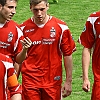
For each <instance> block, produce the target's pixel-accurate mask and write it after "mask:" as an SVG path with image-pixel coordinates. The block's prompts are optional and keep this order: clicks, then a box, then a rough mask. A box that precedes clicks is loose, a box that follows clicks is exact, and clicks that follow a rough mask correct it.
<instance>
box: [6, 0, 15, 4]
mask: <svg viewBox="0 0 100 100" xmlns="http://www.w3.org/2000/svg"><path fill="white" fill-rule="evenodd" d="M16 4H17V2H16V0H7V1H6V5H16Z"/></svg>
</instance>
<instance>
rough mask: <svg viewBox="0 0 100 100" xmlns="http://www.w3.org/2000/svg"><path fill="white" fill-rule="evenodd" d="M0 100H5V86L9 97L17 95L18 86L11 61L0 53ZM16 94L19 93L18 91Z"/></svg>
mask: <svg viewBox="0 0 100 100" xmlns="http://www.w3.org/2000/svg"><path fill="white" fill-rule="evenodd" d="M0 71H1V72H0V100H7V86H8V88H9V90H10V91H11V95H13V94H15V93H17V91H18V89H19V87H20V85H19V84H18V81H17V77H16V74H15V70H14V67H13V62H12V59H11V58H9V57H8V56H5V55H3V54H1V53H0ZM18 93H21V91H19V92H18Z"/></svg>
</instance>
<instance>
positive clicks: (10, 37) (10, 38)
mask: <svg viewBox="0 0 100 100" xmlns="http://www.w3.org/2000/svg"><path fill="white" fill-rule="evenodd" d="M12 39H13V33H12V32H10V33H9V34H8V40H7V41H8V42H11V41H12Z"/></svg>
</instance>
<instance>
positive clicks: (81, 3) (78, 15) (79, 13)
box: [13, 0, 100, 100]
mask: <svg viewBox="0 0 100 100" xmlns="http://www.w3.org/2000/svg"><path fill="white" fill-rule="evenodd" d="M58 1H59V2H58V4H54V3H53V1H52V0H49V3H50V9H49V11H48V14H50V15H52V16H55V17H58V18H60V19H62V20H64V21H65V22H66V23H67V25H68V26H69V28H70V30H71V32H72V34H73V37H74V40H75V42H76V47H77V51H76V52H75V53H73V82H72V89H73V91H72V94H71V95H70V96H69V97H67V98H65V99H63V100H90V97H91V91H90V92H88V93H85V92H84V91H83V90H82V67H81V66H82V65H81V52H82V46H81V45H79V44H78V43H77V39H78V37H79V35H80V34H81V32H82V30H83V27H84V24H85V22H86V19H87V17H88V16H89V15H90V14H91V13H92V12H94V11H98V10H99V8H100V1H99V0H58ZM31 16H32V13H31V12H30V9H29V0H19V2H18V6H17V13H16V15H15V16H14V17H13V19H14V20H15V21H16V22H18V23H19V24H20V23H22V22H23V21H24V20H26V19H27V18H29V17H31ZM89 77H90V81H91V88H92V83H93V75H92V71H91V65H90V70H89ZM64 80H65V73H63V82H64ZM19 81H20V82H21V76H20V79H19Z"/></svg>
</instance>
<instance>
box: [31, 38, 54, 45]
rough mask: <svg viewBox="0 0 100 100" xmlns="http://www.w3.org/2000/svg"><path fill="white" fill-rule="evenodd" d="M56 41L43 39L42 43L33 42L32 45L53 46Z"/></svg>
mask: <svg viewBox="0 0 100 100" xmlns="http://www.w3.org/2000/svg"><path fill="white" fill-rule="evenodd" d="M54 41H55V39H42V41H33V42H32V44H33V45H37V44H49V45H50V44H52V43H53V42H54Z"/></svg>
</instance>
